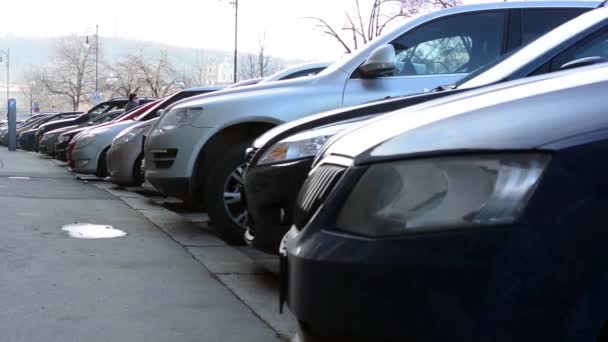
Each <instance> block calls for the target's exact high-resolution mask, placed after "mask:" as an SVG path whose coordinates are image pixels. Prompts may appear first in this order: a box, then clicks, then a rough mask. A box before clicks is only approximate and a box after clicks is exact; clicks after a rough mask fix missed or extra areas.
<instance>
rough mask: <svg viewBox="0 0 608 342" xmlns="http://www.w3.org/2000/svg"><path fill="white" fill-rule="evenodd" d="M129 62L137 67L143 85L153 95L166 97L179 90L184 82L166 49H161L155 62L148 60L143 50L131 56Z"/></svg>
mask: <svg viewBox="0 0 608 342" xmlns="http://www.w3.org/2000/svg"><path fill="white" fill-rule="evenodd" d="M129 63H132V64H133V65H134V66H135V67H136V69H137V73H138V74H139V77H141V80H142V82H143V86H144V87H145V89H146V90H148V91H149V94H150V95H151V96H154V97H165V96H167V95H169V94H170V93H172V92H173V91H175V90H177V89H178V88H179V84H180V83H182V84H183V80H182V77H181V76H180V75H179V73H178V72H177V71H176V70H175V68H174V67H173V65H172V64H171V61H169V54H168V52H167V51H166V50H161V51H160V54H159V57H158V60H156V61H155V62H154V63H149V62H148V59H147V58H146V57H145V54H144V53H143V51H141V52H140V53H139V55H132V56H129Z"/></svg>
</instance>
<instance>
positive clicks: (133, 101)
mask: <svg viewBox="0 0 608 342" xmlns="http://www.w3.org/2000/svg"><path fill="white" fill-rule="evenodd" d="M137 106H139V98H138V97H137V94H135V93H133V94H129V102H127V105H126V106H125V112H128V111H130V110H131V109H133V108H135V107H137Z"/></svg>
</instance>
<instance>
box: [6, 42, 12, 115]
mask: <svg viewBox="0 0 608 342" xmlns="http://www.w3.org/2000/svg"><path fill="white" fill-rule="evenodd" d="M10 54H11V49H10V48H7V49H6V103H7V106H8V100H9V99H10V97H11V96H10V92H11V83H10V71H11V69H10V66H9V63H10V57H9V56H10Z"/></svg>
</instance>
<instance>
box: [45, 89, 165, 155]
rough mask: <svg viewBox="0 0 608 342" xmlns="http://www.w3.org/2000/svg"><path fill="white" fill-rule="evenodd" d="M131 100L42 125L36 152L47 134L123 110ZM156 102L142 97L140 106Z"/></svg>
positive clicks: (115, 101)
mask: <svg viewBox="0 0 608 342" xmlns="http://www.w3.org/2000/svg"><path fill="white" fill-rule="evenodd" d="M128 101H129V100H128V99H127V98H124V97H123V98H112V99H109V100H107V101H104V102H101V103H99V104H97V105H96V106H94V107H93V108H91V109H89V111H87V112H86V113H84V114H82V115H81V116H79V117H77V118H73V119H70V120H62V121H58V122H54V123H52V124H48V125H42V126H41V127H40V128H39V130H38V132H37V133H36V141H35V150H38V142H39V141H40V139H42V136H43V135H44V134H46V133H47V132H50V131H53V130H56V129H58V128H62V127H68V126H74V125H80V124H84V123H86V122H88V121H90V120H92V119H95V118H96V117H98V116H99V115H101V114H105V113H107V112H109V111H112V110H118V109H123V108H124V107H125V105H126V104H127V102H128ZM153 101H156V99H155V98H153V97H141V98H139V104H140V106H141V105H144V104H146V103H150V102H153Z"/></svg>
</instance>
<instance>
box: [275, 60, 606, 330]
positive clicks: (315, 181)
mask: <svg viewBox="0 0 608 342" xmlns="http://www.w3.org/2000/svg"><path fill="white" fill-rule="evenodd" d="M607 92H608V66H606V65H598V66H592V67H587V68H584V69H579V70H571V71H564V72H560V73H554V74H550V75H543V76H538V77H534V78H528V79H523V80H519V81H513V82H509V83H504V84H501V85H496V86H492V87H486V88H482V89H479V90H474V91H472V92H468V93H462V94H457V95H454V96H451V97H447V98H442V99H439V100H435V101H431V102H428V103H425V104H423V105H420V106H416V107H413V108H411V109H409V110H403V111H397V112H395V113H391V114H389V115H386V116H383V117H380V118H378V119H375V120H373V122H371V123H370V124H368V125H365V126H359V127H356V128H353V129H351V130H349V131H347V132H344V133H342V134H340V135H339V136H337V137H336V138H335V139H333V140H332V141H331V142H330V143H328V145H327V146H325V147H324V150H323V151H322V152H321V154H320V155H319V157H318V158H317V160H316V161H315V164H314V168H313V170H312V172H311V174H310V175H309V177H308V178H307V180H306V182H305V183H304V185H303V187H302V189H301V191H300V193H299V195H298V199H297V204H296V209H295V211H296V212H295V214H294V226H293V227H292V228H291V230H290V231H289V233H288V234H287V235H286V236H285V239H284V244H283V247H282V250H283V253H284V255H286V259H285V258H284V259H282V260H283V272H282V275H281V279H282V281H283V284H282V285H283V286H282V288H283V289H284V290H286V291H284V292H283V293H282V295H283V298H286V299H287V303H288V305H289V308H290V309H291V311H292V312H293V313H294V314H295V316H296V318H297V319H298V320H299V321H300V323H301V327H302V332H303V334H304V335H313V336H314V335H317V337H318V338H319V339H320V340H323V339H322V338H321V337H323V336H325V337H327V336H331V337H329V339H328V340H329V341H336V340H338V339H337V337H343V336H354V337H357V338H359V337H365V338H369V339H372V340H374V341H378V340H390V341H393V340H396V341H404V340H412V341H446V340H453V341H596V337H598V336H600V335H602V330H603V329H604V328H605V327H606V326H607V325H606V322H608V292H607V291H606V288H607V287H608V278H607V277H606V276H605V275H606V274H607V273H608V261H606V258H605V250H606V244H607V243H608V233H607V232H606V214H605V212H606V210H605V208H606V206H607V205H608V192H607V191H606V190H608V188H607V186H608V183H607V182H606V172H607V170H608V163H606V162H605V161H604V159H603V157H604V156H605V155H606V154H607V153H608V116H607V115H606V102H605V94H606V93H607ZM347 340H349V339H347ZM599 340H600V341H606V340H607V339H606V336H600V339H599Z"/></svg>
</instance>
